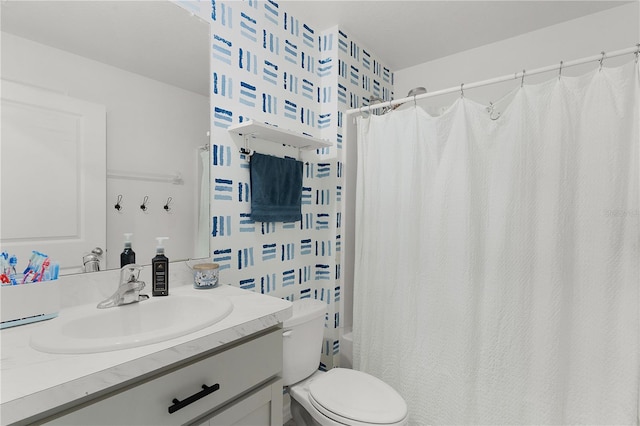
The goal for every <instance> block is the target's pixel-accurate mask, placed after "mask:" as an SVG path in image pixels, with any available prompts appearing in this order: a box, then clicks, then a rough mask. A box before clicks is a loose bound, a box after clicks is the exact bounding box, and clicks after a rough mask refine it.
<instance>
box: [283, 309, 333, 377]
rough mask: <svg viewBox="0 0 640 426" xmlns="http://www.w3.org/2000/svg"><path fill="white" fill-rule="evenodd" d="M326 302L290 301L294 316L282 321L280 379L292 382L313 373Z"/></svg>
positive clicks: (315, 366) (317, 364) (316, 363)
mask: <svg viewBox="0 0 640 426" xmlns="http://www.w3.org/2000/svg"><path fill="white" fill-rule="evenodd" d="M326 311H327V304H326V303H325V302H322V301H320V300H315V299H301V300H296V301H294V302H293V315H292V316H291V318H289V319H288V320H286V321H285V322H284V323H283V339H282V341H283V345H284V347H283V361H282V380H283V382H284V385H285V386H288V385H292V384H294V383H297V382H299V381H301V380H302V379H305V378H306V377H309V376H310V375H312V374H313V373H314V372H315V371H316V370H317V369H318V366H319V365H320V354H321V351H322V336H323V334H324V318H325V313H326Z"/></svg>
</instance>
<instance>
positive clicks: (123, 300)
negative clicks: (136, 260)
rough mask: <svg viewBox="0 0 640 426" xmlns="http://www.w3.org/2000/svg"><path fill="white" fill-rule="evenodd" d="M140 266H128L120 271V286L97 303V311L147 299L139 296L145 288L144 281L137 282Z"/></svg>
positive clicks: (145, 296) (146, 296) (147, 296)
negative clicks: (109, 295)
mask: <svg viewBox="0 0 640 426" xmlns="http://www.w3.org/2000/svg"><path fill="white" fill-rule="evenodd" d="M141 270H142V266H138V265H134V264H129V265H125V266H124V267H123V268H122V269H121V270H120V284H119V285H118V289H117V290H116V292H115V293H113V295H111V297H109V298H108V299H105V300H103V301H102V302H100V303H98V309H104V308H112V307H114V306H120V305H127V304H129V303H136V302H140V301H143V300H146V299H148V298H149V295H147V294H140V290H142V289H143V288H144V287H145V285H146V284H145V283H144V281H138V277H139V276H140V271H141Z"/></svg>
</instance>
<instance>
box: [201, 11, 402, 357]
mask: <svg viewBox="0 0 640 426" xmlns="http://www.w3.org/2000/svg"><path fill="white" fill-rule="evenodd" d="M210 6H211V10H210V12H211V22H212V40H211V55H212V57H211V58H212V60H211V78H212V80H211V92H212V94H211V112H212V132H211V199H210V202H211V207H210V212H211V217H212V218H211V231H212V232H211V243H210V247H211V258H212V260H213V261H214V262H216V263H219V264H220V268H221V271H220V276H221V282H222V283H223V284H230V285H234V286H238V287H241V288H244V289H249V290H252V291H257V292H261V293H264V294H269V295H272V296H275V297H281V298H286V299H288V300H297V299H303V298H315V299H319V300H322V301H325V302H326V304H327V315H326V317H325V335H324V342H323V348H322V359H321V363H322V365H321V368H326V369H329V368H332V367H334V366H337V365H338V357H337V355H338V353H339V339H338V329H339V327H340V311H341V309H340V306H341V303H340V293H341V288H342V286H343V282H342V275H341V266H342V265H341V260H340V259H341V235H342V229H343V226H344V224H343V223H342V207H343V204H342V203H343V199H342V186H343V182H344V178H343V176H344V162H343V153H342V145H343V139H342V133H343V132H342V124H343V123H342V120H343V114H342V113H343V111H345V110H346V109H348V108H352V107H358V106H360V105H362V104H365V105H366V104H367V99H368V98H369V96H370V95H374V96H378V97H384V98H385V99H388V98H389V97H390V96H392V87H393V75H392V74H391V72H390V71H389V70H388V69H387V68H385V67H384V66H383V65H382V64H380V62H379V61H378V60H377V59H376V58H375V57H374V56H373V55H372V52H370V51H368V50H365V49H363V48H362V47H361V46H360V45H359V44H358V43H356V42H355V41H354V40H352V39H350V38H349V37H348V36H347V34H345V33H344V32H342V31H340V30H339V29H338V28H337V27H334V28H331V29H318V28H315V26H314V25H313V23H312V22H301V21H300V20H299V19H297V18H296V17H295V16H292V15H291V14H289V13H287V11H286V9H284V8H283V7H281V5H280V4H278V3H277V2H275V1H270V0H266V1H256V0H245V1H220V0H212V1H211V5H210ZM248 119H251V120H255V121H259V122H265V123H269V124H271V125H275V126H278V127H280V128H282V129H287V130H291V131H294V132H298V133H305V134H308V135H311V136H314V137H317V138H321V139H325V140H328V141H330V142H333V145H332V146H331V147H329V148H324V149H320V150H316V151H311V152H300V153H299V152H298V150H297V149H294V148H291V147H285V146H282V145H281V144H277V143H268V142H263V141H251V142H250V148H252V149H255V150H256V151H258V152H261V153H264V154H271V155H277V156H285V155H286V156H290V157H296V158H299V159H301V161H304V162H305V165H304V178H303V192H302V221H301V222H285V223H261V222H254V221H252V220H251V218H250V212H251V208H250V197H251V195H250V194H251V188H250V186H249V162H248V159H247V158H245V156H244V155H242V154H240V153H239V148H240V147H242V146H244V140H243V139H242V137H238V136H233V135H231V134H230V133H229V132H228V131H227V128H228V127H229V126H230V125H233V124H238V123H242V122H245V121H246V120H248Z"/></svg>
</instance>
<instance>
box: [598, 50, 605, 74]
mask: <svg viewBox="0 0 640 426" xmlns="http://www.w3.org/2000/svg"><path fill="white" fill-rule="evenodd" d="M601 53H602V57H601V58H600V69H599V70H598V71H602V62H603V61H604V55H605V53H604V50H603V51H602V52H601Z"/></svg>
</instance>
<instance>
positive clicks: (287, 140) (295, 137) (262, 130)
mask: <svg viewBox="0 0 640 426" xmlns="http://www.w3.org/2000/svg"><path fill="white" fill-rule="evenodd" d="M227 130H228V131H229V133H233V134H236V135H240V136H243V137H244V138H245V142H246V141H247V138H253V139H261V140H265V141H269V142H273V143H278V144H283V145H289V146H293V147H295V148H298V149H306V150H312V149H319V148H326V147H329V146H332V145H333V144H332V143H331V142H329V141H325V140H322V139H318V138H314V137H312V136H308V135H303V134H301V133H295V132H292V131H291V130H286V129H281V128H279V127H275V126H272V125H270V124H265V123H258V122H255V121H253V120H249V121H247V122H244V123H240V124H235V125H233V126H229V128H228V129H227Z"/></svg>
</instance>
